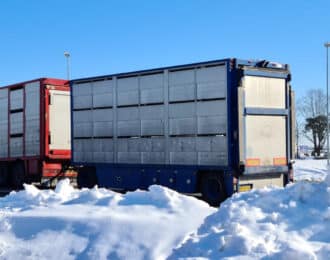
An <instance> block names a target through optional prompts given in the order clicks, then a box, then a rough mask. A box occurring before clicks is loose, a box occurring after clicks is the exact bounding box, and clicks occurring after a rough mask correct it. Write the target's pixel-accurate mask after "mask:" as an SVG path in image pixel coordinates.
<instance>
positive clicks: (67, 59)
mask: <svg viewBox="0 0 330 260" xmlns="http://www.w3.org/2000/svg"><path fill="white" fill-rule="evenodd" d="M64 56H65V57H66V77H67V79H68V80H69V79H70V53H69V52H68V51H65V52H64Z"/></svg>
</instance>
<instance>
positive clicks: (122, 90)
mask: <svg viewBox="0 0 330 260" xmlns="http://www.w3.org/2000/svg"><path fill="white" fill-rule="evenodd" d="M136 104H139V78H138V77H137V76H136V77H130V78H120V79H118V80H117V105H118V106H126V105H136Z"/></svg>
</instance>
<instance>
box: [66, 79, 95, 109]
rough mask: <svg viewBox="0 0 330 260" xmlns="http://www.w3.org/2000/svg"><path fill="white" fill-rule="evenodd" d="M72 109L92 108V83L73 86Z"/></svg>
mask: <svg viewBox="0 0 330 260" xmlns="http://www.w3.org/2000/svg"><path fill="white" fill-rule="evenodd" d="M71 91H72V96H73V109H83V108H90V107H92V103H93V100H92V97H93V96H92V83H84V84H73V86H72V88H71Z"/></svg>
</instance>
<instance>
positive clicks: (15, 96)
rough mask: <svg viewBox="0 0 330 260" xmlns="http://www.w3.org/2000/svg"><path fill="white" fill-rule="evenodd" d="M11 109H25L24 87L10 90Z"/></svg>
mask: <svg viewBox="0 0 330 260" xmlns="http://www.w3.org/2000/svg"><path fill="white" fill-rule="evenodd" d="M9 93H10V110H15V109H23V100H24V99H23V88H21V89H16V90H11V91H10V92H9Z"/></svg>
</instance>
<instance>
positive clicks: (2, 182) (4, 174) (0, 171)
mask: <svg viewBox="0 0 330 260" xmlns="http://www.w3.org/2000/svg"><path fill="white" fill-rule="evenodd" d="M0 186H1V187H6V186H8V165H7V164H5V163H2V164H0Z"/></svg>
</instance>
